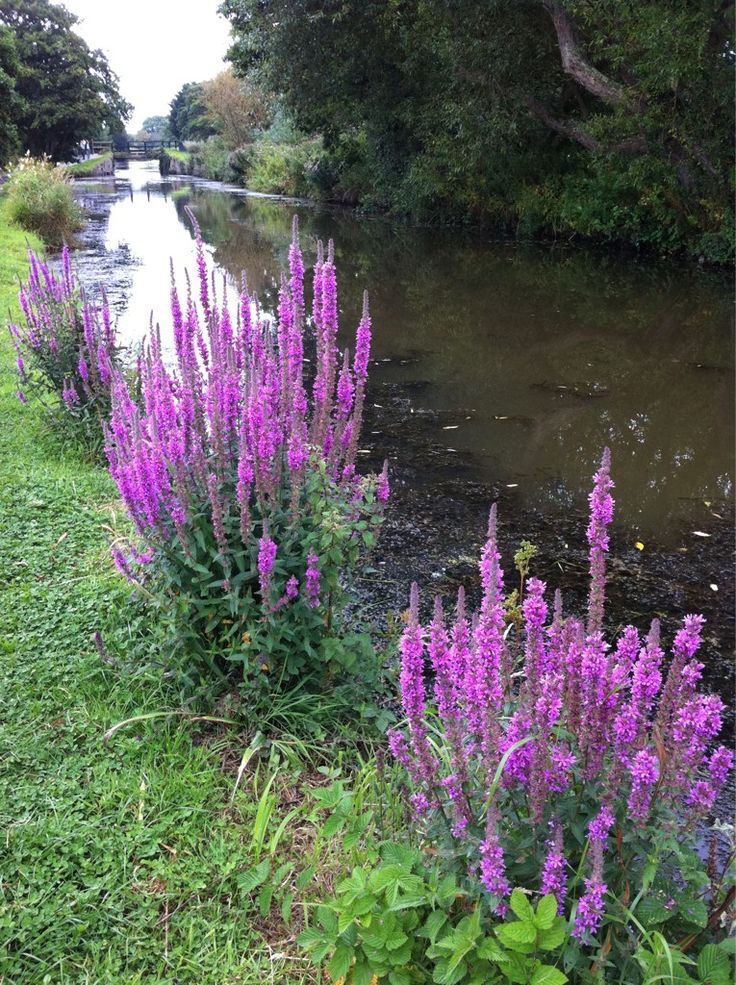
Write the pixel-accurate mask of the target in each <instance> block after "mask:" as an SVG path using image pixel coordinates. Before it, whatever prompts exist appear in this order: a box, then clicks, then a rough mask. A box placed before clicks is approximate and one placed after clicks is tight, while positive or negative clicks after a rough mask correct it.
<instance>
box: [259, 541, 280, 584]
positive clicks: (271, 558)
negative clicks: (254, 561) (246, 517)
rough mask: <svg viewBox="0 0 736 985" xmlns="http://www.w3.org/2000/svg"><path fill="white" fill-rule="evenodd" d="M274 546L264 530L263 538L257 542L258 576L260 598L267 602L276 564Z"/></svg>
mask: <svg viewBox="0 0 736 985" xmlns="http://www.w3.org/2000/svg"><path fill="white" fill-rule="evenodd" d="M276 550H277V548H276V544H275V543H274V542H273V541H272V540H271V538H270V537H269V536H268V530H267V529H264V532H263V536H262V537H261V539H260V540H259V542H258V575H259V578H260V584H261V598H262V599H263V600H264V602H267V600H268V597H269V594H270V592H271V576H272V574H273V566H274V564H275V562H276Z"/></svg>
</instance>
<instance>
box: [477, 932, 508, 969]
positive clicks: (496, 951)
mask: <svg viewBox="0 0 736 985" xmlns="http://www.w3.org/2000/svg"><path fill="white" fill-rule="evenodd" d="M476 954H477V955H478V957H479V958H484V959H485V960H486V961H495V963H496V964H503V963H504V962H505V961H507V960H508V958H507V956H506V954H505V953H504V952H503V951H502V950H501V948H500V947H499V946H498V944H496V942H495V941H494V940H493V939H492V938H491V937H486V939H485V940H483V941H481V942H480V944H479V945H478V948H477V951H476Z"/></svg>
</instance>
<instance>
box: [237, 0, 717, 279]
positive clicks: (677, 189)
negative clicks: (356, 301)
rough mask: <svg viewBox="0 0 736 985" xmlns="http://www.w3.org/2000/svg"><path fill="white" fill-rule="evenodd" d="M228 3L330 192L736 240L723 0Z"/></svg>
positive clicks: (561, 223)
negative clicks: (316, 141) (309, 143)
mask: <svg viewBox="0 0 736 985" xmlns="http://www.w3.org/2000/svg"><path fill="white" fill-rule="evenodd" d="M222 10H223V12H224V13H225V14H226V16H228V17H229V18H230V20H231V23H232V25H233V30H234V32H235V44H234V45H233V47H232V49H231V52H230V58H231V60H232V62H233V64H234V66H235V69H236V71H237V72H238V73H240V74H241V75H242V76H243V77H244V78H248V79H251V80H253V81H255V82H256V83H258V84H260V85H261V86H262V87H263V88H264V89H265V90H266V91H269V92H272V93H274V94H275V96H276V97H277V98H278V100H279V101H280V102H281V104H282V105H283V107H284V109H285V110H286V112H287V113H288V114H289V116H290V117H291V118H292V119H293V120H294V123H295V125H296V127H297V128H298V129H299V130H301V131H302V132H303V133H304V134H306V135H311V136H317V137H319V138H321V140H322V144H323V147H322V151H321V153H320V155H319V156H318V159H317V160H316V161H314V162H311V163H310V164H309V165H308V170H310V171H312V172H316V175H315V176H316V177H317V182H318V183H319V185H320V186H321V194H322V196H323V197H325V198H334V199H337V200H350V201H353V202H354V203H357V204H359V205H360V206H361V207H363V208H367V209H372V208H378V209H383V210H389V211H391V212H392V213H393V214H394V215H397V216H399V215H400V216H409V217H412V218H415V219H419V220H421V221H429V222H473V223H481V224H485V225H488V226H491V227H494V228H496V229H498V230H500V231H504V232H508V233H512V234H515V235H519V236H522V237H525V236H526V237H535V236H545V235H546V236H550V235H554V236H564V237H565V238H568V237H570V236H575V235H579V236H583V237H590V238H592V239H597V240H602V241H607V242H626V243H632V244H634V245H636V246H638V247H643V248H649V249H651V250H653V251H655V252H657V253H669V252H674V251H680V250H684V251H685V252H687V253H689V254H691V255H694V256H701V255H702V256H704V257H706V258H708V259H713V260H723V259H726V258H727V257H729V256H731V255H732V252H733V250H732V245H733V244H732V229H733V210H732V200H733V184H732V181H733V148H732V139H731V137H732V130H733V111H732V99H731V95H732V88H733V67H734V52H733V48H732V41H731V39H732V19H733V10H732V8H731V7H730V6H729V5H723V4H721V3H713V2H711V0H700V2H698V3H696V4H691V5H688V7H687V9H684V8H683V7H682V6H681V5H677V4H672V3H670V2H668V0H662V2H659V3H655V4H644V5H635V6H631V7H627V8H626V9H625V10H621V9H619V7H618V6H617V5H611V4H607V3H604V2H594V3H577V2H565V3H561V2H560V3H558V2H552V0H529V2H524V3H519V4H508V3H504V2H501V3H492V4H489V5H486V6H485V7H484V8H483V10H482V11H481V10H479V9H478V6H477V4H470V3H465V2H463V0H459V2H453V3H450V4H447V3H443V2H436V3H435V2H431V3H415V2H402V3H399V4H391V5H388V6H387V5H385V4H380V3H363V2H362V0H361V2H350V0H347V2H340V3H335V4H331V5H328V6H327V7H324V8H322V9H320V10H319V11H317V12H315V11H314V10H313V9H312V6H311V5H310V4H309V3H307V2H297V3H291V2H287V0H283V2H281V0H277V2H275V3H270V4H268V5H263V4H260V3H257V2H255V0H225V2H224V3H223V4H222ZM315 51H319V52H320V53H321V57H320V58H319V59H315V58H314V57H313V53H314V52H315ZM326 64H327V65H329V66H330V71H327V72H326V71H325V70H324V66H325V65H326Z"/></svg>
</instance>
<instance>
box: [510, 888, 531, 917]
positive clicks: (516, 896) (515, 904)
mask: <svg viewBox="0 0 736 985" xmlns="http://www.w3.org/2000/svg"><path fill="white" fill-rule="evenodd" d="M511 909H512V910H513V912H514V913H515V914H516V916H517V917H518V918H519V920H522V921H523V922H524V923H533V922H534V910H533V909H532V904H531V903H530V902H529V900H528V899H527V897H526V894H525V893H523V892H522V891H521V890H520V889H515V890H514V891H513V892H512V893H511Z"/></svg>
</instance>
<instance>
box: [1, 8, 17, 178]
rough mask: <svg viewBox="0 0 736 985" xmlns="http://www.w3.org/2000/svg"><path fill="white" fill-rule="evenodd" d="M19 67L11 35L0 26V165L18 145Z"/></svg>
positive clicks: (5, 161) (11, 154) (7, 159)
mask: <svg viewBox="0 0 736 985" xmlns="http://www.w3.org/2000/svg"><path fill="white" fill-rule="evenodd" d="M19 69H20V65H19V63H18V53H17V51H16V48H15V40H14V38H13V35H12V33H11V32H10V31H9V30H8V28H6V27H0V166H2V165H4V164H7V163H8V161H9V160H10V158H11V157H12V156H13V154H15V153H17V151H18V150H19V146H20V144H19V137H18V127H17V125H16V119H17V117H18V114H19V112H20V107H21V101H20V97H19V96H18V92H17V89H16V83H17V79H18V71H19Z"/></svg>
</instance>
